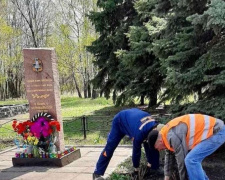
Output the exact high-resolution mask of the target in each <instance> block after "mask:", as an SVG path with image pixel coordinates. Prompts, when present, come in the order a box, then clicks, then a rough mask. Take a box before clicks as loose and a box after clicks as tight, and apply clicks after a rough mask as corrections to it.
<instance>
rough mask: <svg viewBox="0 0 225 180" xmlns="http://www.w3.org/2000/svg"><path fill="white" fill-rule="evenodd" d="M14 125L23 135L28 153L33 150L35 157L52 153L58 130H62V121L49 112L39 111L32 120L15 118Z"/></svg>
mask: <svg viewBox="0 0 225 180" xmlns="http://www.w3.org/2000/svg"><path fill="white" fill-rule="evenodd" d="M12 127H13V129H14V131H15V132H17V133H18V134H20V135H22V137H23V141H24V144H26V145H27V147H28V148H27V153H28V154H29V153H31V152H32V154H33V155H34V157H38V156H40V154H46V153H51V151H52V147H53V146H55V145H54V144H55V143H56V141H57V132H58V131H60V123H59V122H58V121H56V120H54V119H53V118H52V116H51V115H50V114H48V113H38V114H36V115H35V116H34V117H33V118H32V119H31V120H27V121H24V122H18V121H16V120H14V121H13V123H12ZM31 149H32V150H31ZM54 151H55V150H54Z"/></svg>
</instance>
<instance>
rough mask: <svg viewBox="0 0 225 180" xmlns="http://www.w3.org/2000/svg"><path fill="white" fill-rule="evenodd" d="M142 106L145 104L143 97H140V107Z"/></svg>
mask: <svg viewBox="0 0 225 180" xmlns="http://www.w3.org/2000/svg"><path fill="white" fill-rule="evenodd" d="M144 104H145V96H141V99H140V105H144Z"/></svg>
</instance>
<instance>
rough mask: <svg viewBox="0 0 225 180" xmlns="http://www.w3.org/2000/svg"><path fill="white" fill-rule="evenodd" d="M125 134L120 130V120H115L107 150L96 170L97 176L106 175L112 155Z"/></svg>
mask: <svg viewBox="0 0 225 180" xmlns="http://www.w3.org/2000/svg"><path fill="white" fill-rule="evenodd" d="M124 136H125V134H124V133H123V132H122V131H121V129H120V118H119V117H118V116H117V117H115V118H114V119H113V122H112V128H111V131H110V133H109V136H108V140H107V143H106V146H105V148H104V149H103V151H102V153H101V155H100V157H99V159H98V162H97V165H96V169H95V172H94V173H95V174H98V175H104V173H105V170H106V168H107V166H108V164H109V161H110V159H111V158H112V155H113V153H114V151H115V149H116V147H117V146H118V144H119V143H120V141H121V139H122V138H123V137H124Z"/></svg>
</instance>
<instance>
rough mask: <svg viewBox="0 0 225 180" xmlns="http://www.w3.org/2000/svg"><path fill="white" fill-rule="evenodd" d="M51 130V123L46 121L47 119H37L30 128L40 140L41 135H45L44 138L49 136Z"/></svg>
mask: <svg viewBox="0 0 225 180" xmlns="http://www.w3.org/2000/svg"><path fill="white" fill-rule="evenodd" d="M49 129H50V126H49V122H48V121H47V120H46V119H45V117H39V118H37V120H36V121H35V122H34V123H33V125H31V127H30V131H31V132H32V133H33V134H34V136H36V137H37V138H38V139H39V138H40V137H41V135H43V136H44V137H47V136H49Z"/></svg>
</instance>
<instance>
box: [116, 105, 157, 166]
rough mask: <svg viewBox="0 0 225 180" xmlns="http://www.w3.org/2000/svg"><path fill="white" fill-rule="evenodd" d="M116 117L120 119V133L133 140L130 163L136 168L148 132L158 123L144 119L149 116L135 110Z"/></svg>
mask: <svg viewBox="0 0 225 180" xmlns="http://www.w3.org/2000/svg"><path fill="white" fill-rule="evenodd" d="M117 115H118V116H119V117H120V128H121V131H122V132H123V133H124V134H126V135H127V136H129V137H130V138H131V139H132V140H133V154H132V161H133V166H134V167H135V168H137V167H139V163H140V158H141V147H142V146H141V145H142V143H143V141H144V140H146V139H147V136H148V133H149V131H150V130H151V129H152V128H153V127H155V126H156V125H157V124H158V123H157V122H156V121H151V120H149V119H147V118H145V117H148V116H150V114H149V113H147V112H144V111H141V110H140V109H137V108H132V109H127V110H123V111H120V112H119V113H118V114H117Z"/></svg>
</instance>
